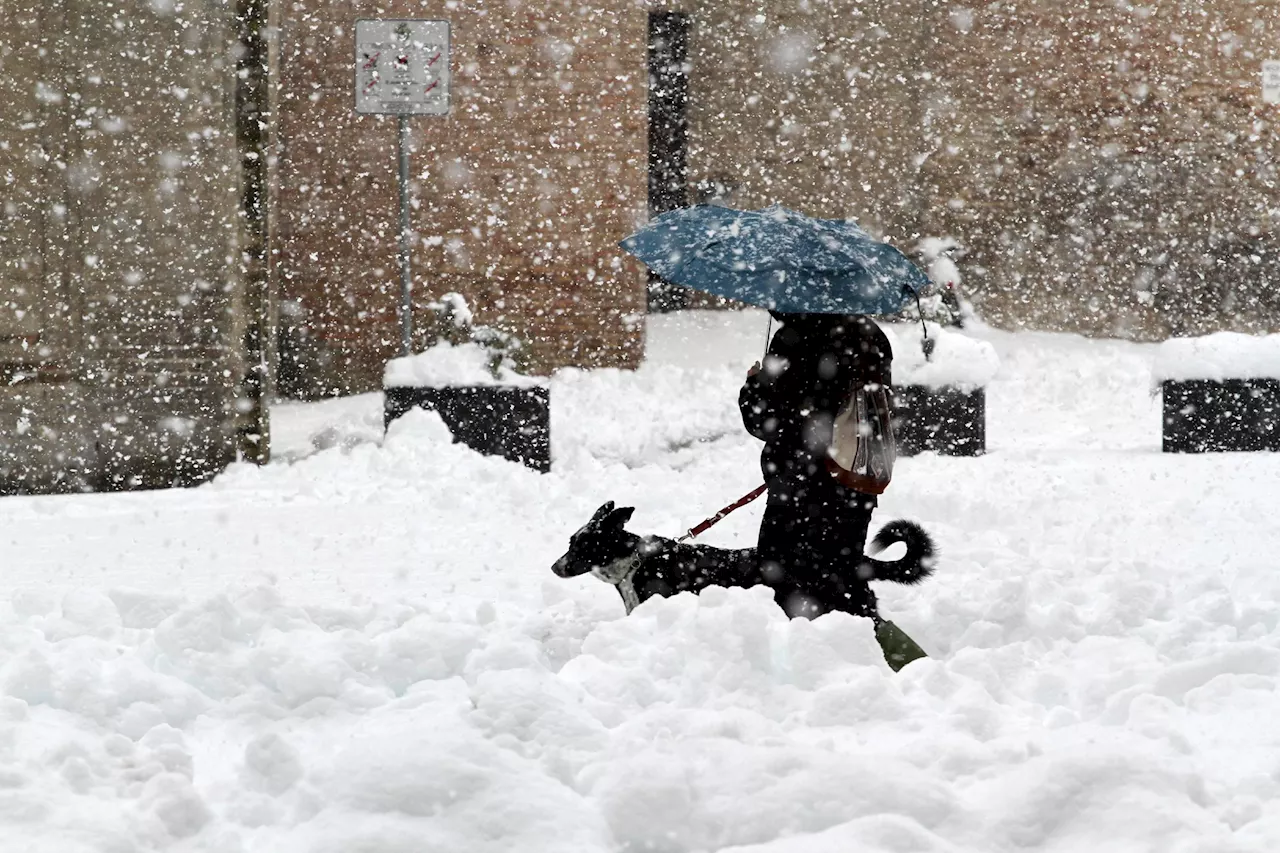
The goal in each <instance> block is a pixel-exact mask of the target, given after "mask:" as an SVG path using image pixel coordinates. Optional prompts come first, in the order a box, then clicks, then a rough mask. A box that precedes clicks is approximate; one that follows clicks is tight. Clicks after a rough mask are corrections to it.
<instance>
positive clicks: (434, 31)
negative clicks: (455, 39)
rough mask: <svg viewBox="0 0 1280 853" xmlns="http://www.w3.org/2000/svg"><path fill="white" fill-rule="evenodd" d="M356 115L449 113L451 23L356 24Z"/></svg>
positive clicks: (399, 20)
mask: <svg viewBox="0 0 1280 853" xmlns="http://www.w3.org/2000/svg"><path fill="white" fill-rule="evenodd" d="M356 112H358V113H366V114H371V113H372V114H383V115H401V116H411V115H426V116H438V115H445V114H447V113H448V112H449V22H448V21H423V20H409V19H402V18H384V19H379V20H370V19H364V20H357V21H356Z"/></svg>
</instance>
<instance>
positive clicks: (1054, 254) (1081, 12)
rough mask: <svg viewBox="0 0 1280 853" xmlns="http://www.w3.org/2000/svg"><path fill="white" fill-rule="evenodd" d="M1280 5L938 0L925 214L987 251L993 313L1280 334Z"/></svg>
mask: <svg viewBox="0 0 1280 853" xmlns="http://www.w3.org/2000/svg"><path fill="white" fill-rule="evenodd" d="M1276 12H1277V10H1276V8H1275V6H1274V5H1273V4H1270V3H1262V2H1242V0H1220V2H1217V3H1203V2H1171V0H1156V2H1150V3H1144V4H1142V5H1141V6H1128V4H1118V3H1110V2H1085V3H1077V4H1071V5H1069V6H1065V7H1064V6H1063V5H1062V4H1059V3H1053V2H1047V1H1046V0H1039V2H1021V3H1005V4H1002V5H1001V6H1000V7H999V9H998V11H997V10H995V9H994V7H985V8H983V9H981V10H980V11H975V12H973V13H972V14H971V15H961V14H959V13H957V12H956V10H955V9H954V8H953V9H952V10H950V12H948V10H946V9H945V8H939V12H938V15H937V17H936V19H935V23H934V25H933V26H932V27H931V31H932V32H933V33H934V34H935V38H934V39H933V40H932V43H931V47H930V50H929V55H930V56H931V57H936V66H935V67H936V68H937V75H936V77H935V79H934V85H933V86H931V88H930V91H929V96H930V111H929V119H930V123H929V126H928V130H929V132H930V139H929V140H928V143H929V148H928V150H929V151H930V152H931V155H932V156H931V157H930V159H929V161H928V164H927V181H928V190H929V193H930V195H932V196H933V197H934V198H935V200H936V203H935V204H934V206H933V207H932V208H931V215H930V217H929V220H928V223H929V227H930V228H931V229H932V230H936V231H950V232H955V233H958V234H963V235H965V238H966V240H967V242H969V243H970V244H971V245H972V246H973V247H974V252H973V255H972V256H971V258H970V259H969V260H970V263H971V265H973V266H975V267H981V268H985V269H986V273H985V275H981V276H975V277H974V279H973V281H974V283H975V284H976V285H977V287H978V288H979V293H980V294H982V295H984V296H985V297H986V299H985V300H984V307H985V310H986V312H987V313H988V314H989V315H990V316H991V317H992V318H993V319H994V320H996V321H998V322H1002V323H1005V324H1010V325H1012V324H1017V323H1021V322H1027V323H1031V324H1033V325H1036V326H1039V327H1044V328H1065V329H1070V330H1076V331H1082V332H1087V333H1090V334H1102V335H1108V334H1115V335H1122V336H1136V337H1145V338H1150V337H1163V336H1166V335H1168V334H1195V333H1202V332H1207V331H1212V330H1214V329H1219V328H1237V329H1242V330H1275V329H1277V328H1280V299H1277V298H1276V296H1275V289H1276V285H1277V284H1280V258H1277V253H1278V252H1280V231H1278V230H1277V229H1278V227H1280V186H1278V185H1277V182H1276V181H1277V172H1276V169H1277V165H1280V144H1278V142H1280V139H1278V137H1277V123H1276V122H1277V119H1278V118H1280V107H1277V106H1275V105H1270V106H1268V105H1264V104H1263V103H1262V99H1261V85H1260V70H1261V68H1260V65H1261V61H1262V60H1263V59H1268V58H1275V57H1280V16H1278V15H1277V14H1276ZM992 94H994V97H992V96H991V95H992ZM1251 256H1253V257H1256V258H1257V259H1258V260H1257V261H1256V262H1255V261H1253V260H1251V259H1250V258H1251Z"/></svg>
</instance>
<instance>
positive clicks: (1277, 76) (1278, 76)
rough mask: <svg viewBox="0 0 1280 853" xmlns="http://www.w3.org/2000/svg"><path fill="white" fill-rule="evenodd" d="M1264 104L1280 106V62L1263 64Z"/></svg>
mask: <svg viewBox="0 0 1280 853" xmlns="http://www.w3.org/2000/svg"><path fill="white" fill-rule="evenodd" d="M1262 102H1263V103H1264V104H1280V60H1276V59H1270V60H1267V61H1266V62H1263V63H1262Z"/></svg>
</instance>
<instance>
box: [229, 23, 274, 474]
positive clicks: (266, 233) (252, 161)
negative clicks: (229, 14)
mask: <svg viewBox="0 0 1280 853" xmlns="http://www.w3.org/2000/svg"><path fill="white" fill-rule="evenodd" d="M268 5H269V0H237V3H236V19H237V21H238V23H239V32H238V34H237V35H238V38H239V42H240V48H241V52H240V58H239V60H238V61H237V63H236V71H237V75H236V91H235V102H236V141H237V145H238V148H239V153H240V172H241V178H242V187H243V191H242V196H241V201H240V209H241V220H242V224H243V229H244V239H245V242H244V250H243V254H242V260H241V265H242V267H241V268H242V271H243V275H244V279H245V296H246V299H245V302H246V311H245V313H246V315H247V316H246V318H245V320H246V322H245V335H244V354H245V361H246V362H247V364H246V368H247V370H246V374H245V376H244V378H243V381H242V383H241V392H240V393H241V396H242V399H243V400H244V402H245V404H246V405H245V406H244V408H245V411H243V412H239V413H237V414H238V418H237V420H238V421H239V424H238V427H237V430H236V431H237V434H238V437H239V445H240V446H239V450H240V455H241V456H242V457H243V458H244V459H246V460H248V461H250V462H256V463H257V464H259V465H265V464H266V463H267V462H268V461H270V459H271V445H270V436H271V420H270V418H271V412H270V408H269V404H270V399H271V391H272V389H271V380H272V376H271V353H272V346H273V343H274V341H273V339H274V334H275V313H274V309H275V299H274V295H273V294H272V292H271V284H272V282H271V276H270V269H269V266H268V256H267V252H268V247H269V245H270V239H271V234H270V220H269V217H268V200H269V193H270V187H269V175H268V169H269V164H268V155H269V153H270V152H269V148H270V138H271V121H272V117H271V96H270V88H269V87H270V77H269V74H268V65H269V62H270V57H269V50H268V45H267V27H268V23H269V14H270V12H269V8H268Z"/></svg>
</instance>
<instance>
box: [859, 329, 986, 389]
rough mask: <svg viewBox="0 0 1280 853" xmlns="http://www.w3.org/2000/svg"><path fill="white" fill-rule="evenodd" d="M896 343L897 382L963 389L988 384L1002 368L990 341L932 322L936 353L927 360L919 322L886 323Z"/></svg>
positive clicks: (894, 354)
mask: <svg viewBox="0 0 1280 853" xmlns="http://www.w3.org/2000/svg"><path fill="white" fill-rule="evenodd" d="M880 325H881V328H883V329H884V332H885V334H886V335H887V336H888V337H889V342H890V344H891V345H892V347H893V382H894V384H895V385H924V386H926V387H929V388H941V387H943V386H947V385H950V386H954V387H956V388H960V389H962V390H966V391H968V390H972V389H974V388H985V387H986V386H987V385H988V384H990V382H991V380H992V379H994V378H995V376H996V373H997V371H999V369H1000V357H999V356H998V355H996V349H995V347H993V346H992V345H991V344H990V343H988V342H987V341H983V340H978V339H976V338H971V337H969V336H968V335H964V334H960V333H959V332H953V331H950V330H949V329H944V328H942V327H941V326H938V325H936V324H934V323H930V324H929V339H930V340H932V341H934V350H933V356H932V357H931V358H930V359H928V360H926V359H925V357H924V350H923V349H922V348H921V340H922V338H923V330H922V329H921V328H920V324H919V323H911V324H907V323H895V324H889V323H882V324H880Z"/></svg>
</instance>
